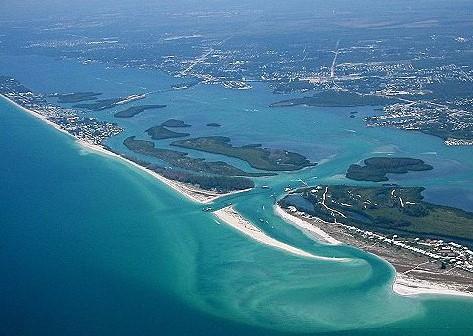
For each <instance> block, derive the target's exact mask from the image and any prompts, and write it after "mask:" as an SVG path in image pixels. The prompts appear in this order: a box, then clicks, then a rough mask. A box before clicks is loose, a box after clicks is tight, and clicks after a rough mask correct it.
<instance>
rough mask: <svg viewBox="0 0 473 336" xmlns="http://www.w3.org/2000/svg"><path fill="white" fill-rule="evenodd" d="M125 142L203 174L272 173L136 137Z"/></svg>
mask: <svg viewBox="0 0 473 336" xmlns="http://www.w3.org/2000/svg"><path fill="white" fill-rule="evenodd" d="M123 144H124V145H125V146H126V147H127V148H128V149H129V150H131V151H133V152H135V153H139V154H142V155H146V156H150V157H154V158H157V159H159V160H161V161H164V162H166V163H168V164H170V165H172V166H173V167H176V168H181V169H185V170H189V171H193V172H199V173H202V174H212V175H223V176H252V177H258V176H268V175H272V174H267V173H249V172H245V171H243V170H241V169H239V168H237V167H234V166H232V165H230V164H228V163H226V162H223V161H216V162H209V161H206V160H204V159H195V158H191V157H189V156H188V154H187V153H183V152H178V151H173V150H170V149H162V148H156V147H155V146H154V143H153V142H152V141H146V140H136V139H135V137H129V138H126V139H125V141H124V142H123Z"/></svg>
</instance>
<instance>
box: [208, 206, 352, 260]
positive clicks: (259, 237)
mask: <svg viewBox="0 0 473 336" xmlns="http://www.w3.org/2000/svg"><path fill="white" fill-rule="evenodd" d="M213 213H214V215H215V216H216V217H217V218H218V219H220V220H221V221H223V222H225V223H226V224H228V225H230V226H232V227H233V228H235V229H237V230H238V231H240V232H242V233H243V234H245V235H247V236H249V237H251V238H252V239H254V240H256V241H258V242H260V243H262V244H265V245H269V246H272V247H275V248H277V249H281V250H284V251H286V252H289V253H292V254H295V255H299V256H302V257H308V258H312V259H319V260H329V261H340V262H345V261H349V260H350V259H344V258H331V257H321V256H317V255H314V254H311V253H309V252H306V251H304V250H301V249H299V248H297V247H294V246H291V245H289V244H286V243H283V242H281V241H279V240H276V239H274V238H272V237H270V236H268V235H267V234H266V233H264V232H263V231H262V230H261V229H259V228H258V227H257V226H255V225H253V224H252V223H251V222H250V221H248V220H247V219H246V218H244V217H243V216H242V215H240V214H239V213H238V212H237V211H236V210H235V209H234V208H233V206H227V207H225V208H222V209H219V210H217V211H214V212H213Z"/></svg>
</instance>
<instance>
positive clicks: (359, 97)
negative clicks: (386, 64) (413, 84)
mask: <svg viewBox="0 0 473 336" xmlns="http://www.w3.org/2000/svg"><path fill="white" fill-rule="evenodd" d="M392 102H393V99H390V98H386V97H381V96H376V95H371V94H359V93H355V92H350V91H336V90H328V91H322V92H319V93H317V94H315V95H313V96H311V97H302V98H294V99H286V100H282V101H279V102H275V103H272V104H271V105H270V107H291V106H298V105H305V106H314V107H356V106H382V105H387V104H389V103H392Z"/></svg>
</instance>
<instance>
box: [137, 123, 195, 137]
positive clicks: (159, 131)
mask: <svg viewBox="0 0 473 336" xmlns="http://www.w3.org/2000/svg"><path fill="white" fill-rule="evenodd" d="M146 133H148V135H149V136H150V137H151V139H153V140H163V139H173V138H183V137H187V136H189V135H190V134H189V133H182V132H174V131H171V130H169V129H167V128H166V127H164V126H153V127H151V128H148V129H147V130H146Z"/></svg>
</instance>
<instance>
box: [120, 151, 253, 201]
mask: <svg viewBox="0 0 473 336" xmlns="http://www.w3.org/2000/svg"><path fill="white" fill-rule="evenodd" d="M123 157H125V158H127V159H129V160H131V161H133V162H136V163H137V164H139V165H141V166H143V167H146V168H148V169H150V170H152V171H154V172H156V173H158V174H160V175H161V176H164V177H166V178H168V179H171V180H174V181H179V182H183V183H188V184H192V185H194V186H196V187H199V188H202V189H205V190H211V191H217V192H221V193H226V192H231V191H236V190H245V189H250V188H253V187H254V186H255V184H254V182H253V181H252V180H250V179H249V178H246V177H233V176H214V175H212V176H209V175H203V174H195V173H190V172H188V171H181V170H176V169H168V168H163V167H160V166H158V165H155V164H152V163H150V162H147V161H143V160H139V159H137V158H135V157H132V156H126V155H123Z"/></svg>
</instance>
